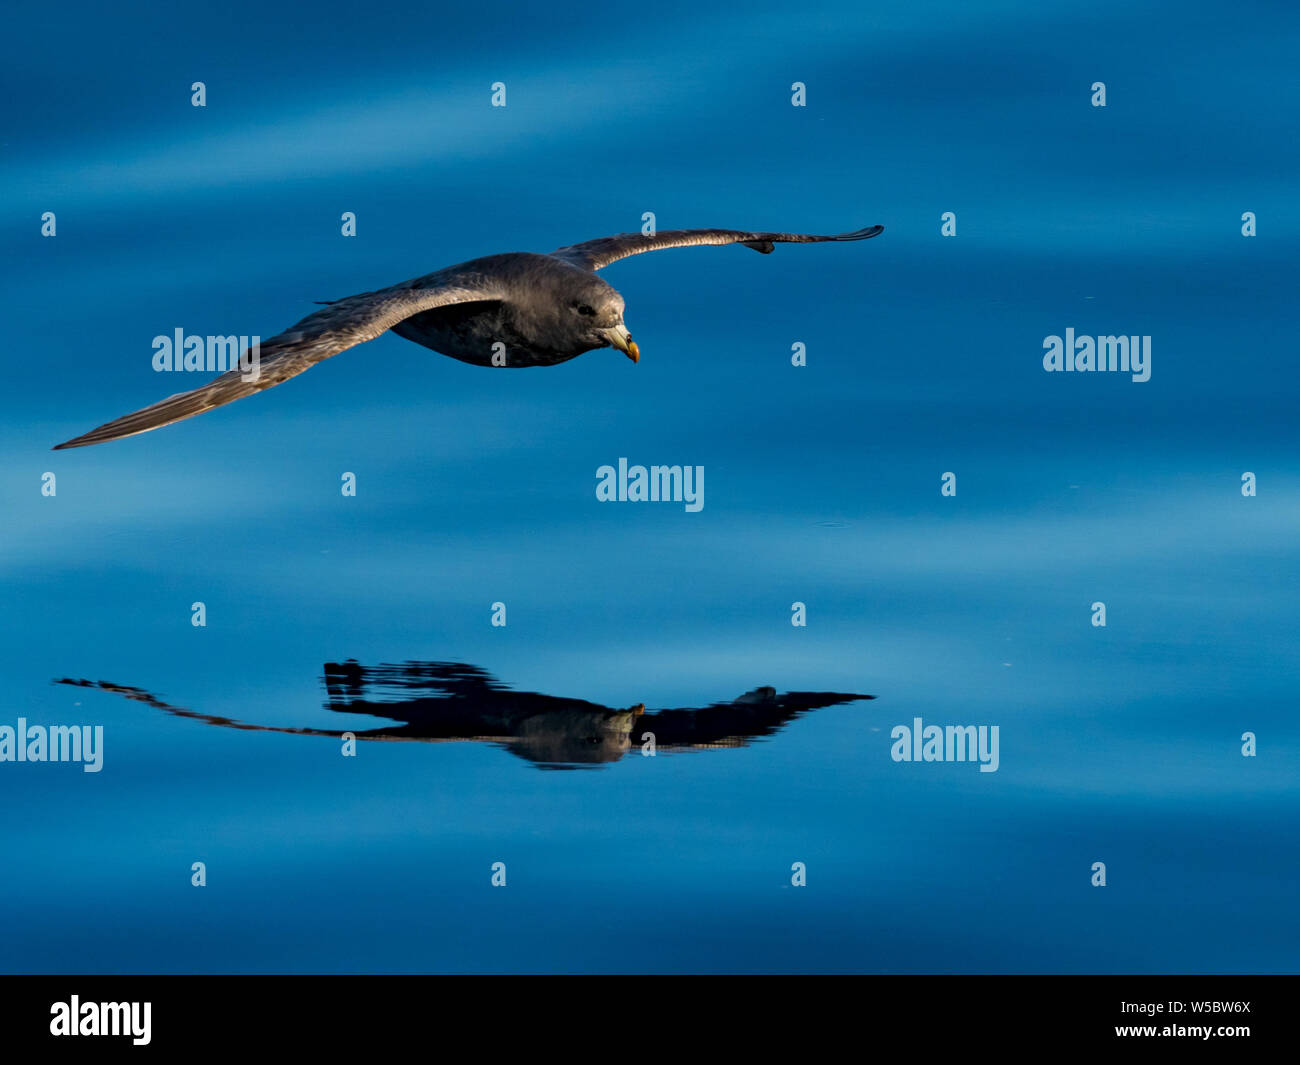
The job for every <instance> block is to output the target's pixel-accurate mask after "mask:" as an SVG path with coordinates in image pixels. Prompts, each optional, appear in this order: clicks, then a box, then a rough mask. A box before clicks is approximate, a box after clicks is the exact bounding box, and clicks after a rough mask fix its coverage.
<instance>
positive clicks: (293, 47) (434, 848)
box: [0, 0, 1300, 972]
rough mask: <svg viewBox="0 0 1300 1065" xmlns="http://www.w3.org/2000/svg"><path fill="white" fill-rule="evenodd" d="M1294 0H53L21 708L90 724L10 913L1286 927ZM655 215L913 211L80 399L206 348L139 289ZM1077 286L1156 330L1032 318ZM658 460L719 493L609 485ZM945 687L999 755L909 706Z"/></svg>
mask: <svg viewBox="0 0 1300 1065" xmlns="http://www.w3.org/2000/svg"><path fill="white" fill-rule="evenodd" d="M106 42H109V43H111V47H106V46H105V45H106ZM1298 45H1300V17H1297V15H1296V14H1295V12H1294V11H1291V10H1289V9H1288V8H1287V7H1286V6H1285V5H1280V4H1279V5H1272V4H1264V5H1259V6H1257V7H1248V8H1244V9H1241V8H1238V9H1234V10H1232V11H1225V9H1224V8H1222V6H1220V5H1209V4H1191V5H1186V4H1172V3H1171V4H1149V5H1139V9H1138V10H1135V9H1134V6H1133V5H1130V4H1120V3H1093V2H1089V3H1073V4H1062V5H1051V9H1050V10H1044V9H1042V7H1041V6H1040V5H1036V4H1029V3H993V4H984V5H980V10H978V11H976V10H974V8H973V7H972V6H971V5H966V4H961V3H956V2H952V0H949V2H945V3H934V4H917V3H906V4H897V5H876V4H868V5H863V4H858V3H847V2H844V3H838V4H831V5H826V6H823V7H810V6H809V5H794V6H791V5H784V4H759V5H755V7H754V10H753V12H752V13H751V14H750V15H749V16H747V17H746V18H745V19H744V20H738V19H737V18H736V16H734V15H728V14H724V13H722V12H711V11H709V10H708V9H707V8H701V6H700V5H698V4H668V5H666V6H665V5H655V6H654V7H653V8H647V7H646V5H634V4H624V3H619V2H616V3H612V4H608V5H604V6H603V8H602V14H601V17H600V19H599V20H597V21H593V20H592V19H591V18H590V16H589V14H588V15H583V14H581V13H578V12H576V11H575V12H570V13H567V14H565V15H563V16H557V15H556V13H555V12H553V11H552V12H549V13H546V14H541V13H539V12H538V11H537V9H535V8H534V7H532V6H530V5H525V6H519V7H517V8H516V7H514V6H512V5H509V4H507V5H505V6H504V7H502V8H501V11H500V14H499V17H493V18H491V19H484V18H483V17H482V15H481V13H480V12H477V11H474V10H471V9H469V8H451V9H448V10H440V9H438V7H437V6H431V5H421V6H418V7H417V6H413V7H412V8H411V9H410V10H409V11H408V12H407V13H406V15H405V17H403V18H398V17H395V16H394V15H393V14H391V13H390V12H385V13H382V14H381V13H378V12H376V13H374V14H370V13H368V12H364V11H358V10H357V9H355V8H354V7H351V6H347V5H338V6H335V5H332V4H326V5H324V6H318V8H317V10H316V13H315V14H314V15H313V16H312V17H311V18H310V19H308V18H307V17H306V16H305V15H304V13H303V11H302V9H301V8H300V7H298V6H296V5H288V4H278V3H258V4H256V5H237V6H236V7H234V8H233V9H228V8H226V7H224V6H223V7H222V8H221V9H220V11H218V9H215V8H213V9H211V10H209V9H206V8H202V7H194V6H191V5H186V6H185V7H184V8H183V9H176V10H170V11H160V10H149V9H147V8H140V9H131V8H127V9H118V8H112V9H110V8H98V7H91V6H88V5H74V6H73V8H72V9H67V8H66V7H65V8H60V9H47V10H44V11H39V10H35V9H28V10H25V11H23V12H20V13H17V14H15V16H14V17H13V20H12V24H11V26H10V32H9V34H8V35H7V40H6V41H5V43H4V44H3V46H0V47H3V49H4V53H5V54H4V58H5V62H4V63H3V64H0V98H3V99H4V100H5V101H6V102H5V105H4V107H3V109H2V113H3V132H2V134H0V140H2V146H3V149H4V155H5V165H4V168H3V171H2V172H0V192H3V196H2V197H0V202H3V204H4V207H3V208H2V209H0V225H3V230H4V247H5V252H6V254H5V255H4V257H3V260H2V261H0V275H2V281H3V290H4V292H5V297H6V306H7V312H8V313H7V315H6V321H7V325H8V336H7V338H6V339H7V343H6V351H7V353H6V356H5V370H6V387H5V389H4V390H3V396H2V397H0V405H2V406H3V418H2V419H0V457H2V461H0V496H2V498H3V500H4V521H3V523H0V596H2V599H0V601H2V602H3V611H2V612H0V626H2V627H3V628H2V632H0V635H2V637H3V648H4V652H3V653H4V665H5V670H6V675H7V676H8V677H9V688H8V690H9V696H8V698H7V699H6V700H5V702H4V707H3V709H2V710H0V726H3V725H6V724H7V725H15V724H16V723H17V720H18V718H19V717H22V718H25V719H26V720H27V721H28V722H29V723H34V724H40V725H56V724H88V725H100V726H102V727H103V730H104V732H103V735H104V740H103V766H102V770H101V771H100V772H98V773H84V772H82V770H81V769H80V768H79V767H78V766H76V765H69V764H41V763H25V764H18V763H14V762H0V808H2V809H3V810H4V811H5V815H4V817H3V818H2V819H0V970H4V971H20V972H24V971H41V972H45V971H48V972H59V971H84V972H138V971H144V972H155V971H164V972H171V971H178V972H210V971H216V972H277V971H286V972H313V971H324V972H337V971H348V972H351V971H358V972H370V971H399V972H407V971H427V970H433V971H502V970H507V971H514V970H525V971H536V970H542V971H565V972H570V971H589V970H615V971H623V970H631V971H698V970H708V971H873V972H876V971H886V972H968V971H976V972H987V971H992V972H1003V971H1035V972H1038V971H1045V972H1058V971H1069V972H1076V971H1082V972H1094V971H1108V972H1109V971H1119V972H1131V971H1141V972H1150V971H1156V972H1182V971H1250V972H1254V971H1295V969H1296V968H1297V959H1298V958H1300V917H1297V911H1296V908H1295V893H1296V882H1297V874H1298V873H1300V841H1298V840H1297V832H1296V827H1297V824H1298V823H1300V820H1298V819H1300V786H1298V779H1300V777H1298V771H1300V724H1297V719H1296V705H1297V704H1296V687H1297V684H1296V682H1297V678H1298V677H1300V645H1298V640H1297V636H1298V634H1300V602H1298V595H1300V580H1298V578H1297V574H1298V573H1300V535H1297V534H1298V532H1300V448H1298V447H1297V432H1296V424H1297V420H1296V409H1297V400H1298V399H1300V374H1297V373H1296V370H1295V350H1294V349H1295V322H1296V318H1295V306H1296V283H1297V272H1296V267H1295V254H1294V248H1295V241H1296V239H1297V237H1298V236H1300V208H1297V205H1296V197H1295V175H1296V171H1297V164H1298V163H1300V148H1298V147H1297V145H1296V142H1295V138H1294V136H1293V130H1292V126H1293V124H1294V121H1293V120H1294V114H1295V105H1296V82H1295V75H1294V56H1295V53H1296V49H1297V46H1298ZM195 81H204V82H205V84H206V86H207V106H206V107H204V108H195V107H192V106H191V105H190V86H191V84H192V83H193V82H195ZM497 81H501V82H504V83H505V84H506V86H507V92H508V97H507V99H508V105H507V106H506V107H505V108H496V109H494V108H492V107H490V106H489V100H490V92H491V86H492V83H494V82H497ZM1097 81H1102V82H1105V83H1106V86H1107V105H1106V107H1104V108H1100V107H1093V106H1091V103H1090V96H1091V95H1092V90H1091V86H1092V85H1093V83H1094V82H1097ZM794 82H802V83H804V84H805V85H806V87H807V106H806V107H803V108H796V107H792V106H791V102H790V97H791V85H792V84H793V83H794ZM45 211H53V212H55V215H56V217H57V236H56V237H54V238H43V237H42V236H41V233H40V225H41V215H42V212H45ZM344 211H352V212H355V214H356V217H357V235H356V237H355V238H344V237H342V236H341V235H340V229H339V227H340V221H339V219H340V215H341V214H342V213H343V212H344ZM646 211H652V212H654V213H655V216H656V220H657V223H658V225H659V226H660V227H661V228H676V227H688V226H733V225H734V226H738V227H744V228H759V229H763V228H770V229H778V230H796V231H804V232H839V231H841V230H846V229H853V228H857V227H859V226H863V225H867V224H871V223H882V224H884V225H885V227H886V231H885V233H884V234H883V235H882V236H881V237H879V238H877V239H875V240H872V241H870V242H868V243H864V244H848V245H842V246H821V247H797V246H782V247H778V248H777V250H776V253H775V254H773V255H771V256H770V257H763V256H758V255H754V254H752V253H751V252H749V251H747V250H745V249H742V248H717V249H714V248H708V249H683V250H678V251H663V252H657V253H655V254H653V255H646V256H640V257H636V258H632V259H628V260H625V261H623V262H620V263H618V264H615V265H614V266H612V267H610V268H609V269H607V270H606V271H605V272H604V274H603V276H604V277H605V279H606V280H608V281H609V282H610V283H611V284H613V285H614V286H615V287H616V288H618V289H619V291H620V292H621V293H622V294H623V295H624V296H625V298H626V300H627V322H628V325H629V327H630V328H631V330H632V331H633V333H634V334H635V335H636V337H637V340H638V342H639V343H640V345H641V348H642V352H643V356H642V359H641V362H640V363H639V364H638V365H635V366H633V365H632V364H631V363H630V362H629V361H628V360H627V359H625V358H623V356H621V355H619V354H618V353H616V352H612V351H603V352H593V353H590V354H588V355H585V356H583V357H581V358H579V359H577V360H575V361H572V362H569V363H566V364H564V365H562V366H557V367H553V368H547V369H541V370H528V371H520V372H518V373H502V374H496V373H491V372H489V371H486V370H483V369H479V368H475V367H471V366H466V365H462V364H460V363H457V362H454V361H453V360H450V359H446V358H442V357H440V356H437V355H435V354H433V353H432V352H429V351H427V350H425V349H423V348H420V347H417V346H416V345H413V344H411V343H408V342H406V341H403V340H401V339H398V338H397V337H394V336H385V337H382V338H380V339H379V340H377V341H375V342H373V343H371V344H367V345H364V346H363V347H360V348H357V349H356V350H354V351H351V352H348V353H345V354H344V355H342V356H340V357H339V358H337V359H332V360H330V361H329V362H326V363H324V364H322V365H321V366H319V367H317V368H316V369H314V370H312V371H311V372H310V373H309V374H306V375H304V376H302V377H301V378H298V379H296V380H294V381H293V382H290V383H289V384H287V385H285V386H284V387H283V388H277V389H275V390H274V391H273V392H270V393H268V394H266V395H262V396H258V397H255V398H253V399H250V400H248V401H247V402H241V403H238V404H235V405H233V406H231V407H228V408H224V409H222V410H220V411H218V412H215V413H210V414H207V415H204V416H203V417H201V418H198V419H195V420H193V421H188V422H185V423H183V424H180V425H177V426H173V427H170V428H167V429H163V430H160V431H158V432H156V433H150V434H146V435H144V436H141V437H137V438H134V439H131V440H127V441H124V442H119V443H114V444H109V445H105V446H102V447H95V448H89V449H84V450H75V451H66V452H58V453H53V452H51V451H50V450H49V448H50V446H51V445H53V444H54V443H56V442H58V441H60V440H64V439H67V438H69V437H71V436H74V435H76V434H77V433H80V432H83V431H85V430H87V429H89V428H91V427H93V426H94V425H97V424H99V423H100V422H103V421H106V420H108V419H109V418H111V417H114V416H117V415H119V414H123V413H125V412H127V411H130V410H132V409H135V408H136V407H139V406H143V405H145V404H147V403H149V402H152V401H154V400H156V399H159V398H162V397H163V396H165V395H167V394H169V393H170V392H173V391H180V390H183V389H185V388H188V387H192V386H193V385H194V384H197V383H198V382H197V381H196V380H194V379H192V378H190V375H170V377H168V378H164V377H163V375H160V374H157V373H155V372H154V371H153V370H152V368H151V366H150V359H151V357H152V353H153V352H152V347H151V341H152V338H153V337H154V336H156V335H159V334H167V335H170V334H171V333H172V331H173V330H174V329H176V328H183V329H184V330H185V331H186V332H187V333H194V334H200V335H206V334H229V333H237V334H241V333H242V334H248V335H252V334H257V335H261V336H263V337H267V336H270V335H272V334H273V333H275V332H277V331H279V330H280V329H282V328H284V327H285V326H287V325H289V324H291V323H292V322H294V321H295V320H297V318H299V317H301V316H303V315H305V314H306V313H308V312H309V311H310V310H311V309H312V303H311V301H313V300H322V299H331V298H337V297H339V296H343V295H347V294H349V293H352V292H360V291H365V290H368V289H373V288H377V287H380V286H382V285H386V284H390V283H392V282H395V281H398V280H401V279H403V278H407V277H413V276H416V275H418V274H421V273H425V272H428V271H430V270H432V269H435V268H437V267H439V266H442V265H446V264H450V263H454V262H458V261H460V260H464V259H467V258H471V257H474V256H477V255H482V254H488V253H492V252H497V251H509V250H537V251H547V250H550V249H552V248H554V247H556V246H559V245H563V244H568V243H572V242H575V241H579V240H584V239H587V238H590V237H595V236H599V235H602V234H605V233H612V232H618V231H624V230H634V229H637V228H639V227H640V225H641V222H642V215H643V212H646ZM945 211H951V212H954V213H955V215H956V225H957V235H956V236H955V237H951V238H945V237H942V236H941V235H940V216H941V215H942V213H943V212H945ZM1247 211H1249V212H1254V214H1255V215H1256V218H1257V224H1258V236H1256V237H1254V238H1246V237H1243V236H1242V233H1241V226H1242V222H1241V216H1242V214H1243V213H1244V212H1247ZM1066 329H1073V330H1075V332H1076V333H1077V334H1079V335H1108V334H1126V335H1146V336H1150V337H1151V338H1152V341H1151V343H1152V367H1151V369H1152V373H1151V378H1150V380H1149V381H1146V382H1134V381H1132V380H1130V379H1129V377H1127V376H1125V375H1120V374H1111V373H1104V374H1068V375H1067V374H1049V373H1045V372H1044V370H1043V368H1042V361H1041V360H1042V355H1043V341H1044V338H1045V337H1047V336H1050V335H1054V334H1055V335H1063V334H1064V332H1065V330H1066ZM795 343H802V344H804V345H805V346H806V351H807V366H806V367H802V368H795V367H793V366H791V361H790V360H791V346H792V345H793V344H795ZM182 377H185V378H186V379H184V380H182ZM621 457H623V458H627V459H628V461H629V462H631V463H645V464H651V463H663V464H667V463H678V464H687V465H692V466H696V465H698V466H702V467H703V468H704V470H705V496H704V506H703V509H701V510H700V511H698V512H696V513H689V512H687V511H686V510H685V509H684V507H683V506H681V505H672V504H639V505H634V504H630V503H622V504H619V503H601V502H598V501H597V499H596V495H595V485H596V470H597V468H598V467H600V466H601V465H604V464H617V462H618V460H619V459H620V458H621ZM1247 471H1249V472H1251V473H1253V474H1254V475H1255V477H1256V479H1257V485H1258V493H1257V495H1256V496H1254V497H1250V498H1248V497H1243V495H1242V492H1241V483H1242V482H1241V478H1242V474H1243V473H1245V472H1247ZM46 472H51V473H54V474H55V475H56V478H57V495H55V496H53V497H49V496H45V495H42V492H41V486H42V475H43V474H44V473H46ZM344 472H352V473H354V474H355V475H356V479H357V494H356V496H355V497H354V498H351V497H344V496H343V495H342V494H341V492H340V478H341V476H342V474H343V473H344ZM946 472H952V473H954V474H955V475H956V483H957V494H956V495H955V496H950V497H945V496H943V495H941V493H940V483H941V480H940V479H941V476H942V475H943V474H944V473H946ZM195 602H202V603H204V604H205V608H206V621H207V624H206V626H205V627H201V628H199V627H195V626H194V625H192V624H191V605H192V604H193V603H195ZM796 602H798V603H803V604H804V605H805V607H806V616H807V625H806V626H805V627H796V626H793V625H792V624H791V611H792V604H794V603H796ZM1095 602H1104V603H1105V604H1106V612H1107V617H1106V621H1107V623H1106V626H1105V627H1104V628H1100V627H1096V626H1094V625H1093V624H1092V617H1093V611H1092V604H1093V603H1095ZM494 603H504V604H505V605H506V610H507V621H508V623H507V624H506V625H505V626H504V627H498V626H493V625H492V624H491V620H492V613H493V604H494ZM65 679H66V680H72V681H85V682H88V683H87V684H84V685H83V684H71V685H70V684H59V683H55V682H57V681H60V680H65ZM122 688H126V689H131V690H129V691H126V692H123V691H121V690H115V689H122ZM769 688H770V689H771V691H764V690H763V689H769ZM790 693H794V694H790ZM857 695H872V696H875V698H874V699H873V700H865V699H854V698H852V697H853V696H857ZM124 696H129V697H124ZM742 697H743V698H742ZM642 707H643V708H644V712H643V713H638V712H637V710H638V708H642ZM386 710H387V711H390V712H391V713H392V718H391V719H388V718H385V717H384V716H383V714H384V712H385V711H386ZM178 712H179V713H178ZM916 718H920V719H922V721H923V722H924V723H925V724H938V725H968V724H969V725H976V726H997V727H998V730H999V736H1000V744H999V761H998V768H997V770H996V772H987V773H982V772H979V769H978V767H977V766H976V765H972V764H970V763H958V764H952V763H933V762H921V763H915V762H897V761H894V760H893V759H892V758H891V754H890V751H891V730H892V729H894V727H895V726H898V725H908V726H911V725H912V723H913V722H914V720H915V719H916ZM213 719H216V720H213ZM231 721H233V722H239V723H248V724H253V725H258V726H266V728H263V729H242V728H234V727H230V724H229V722H231ZM652 726H653V727H652ZM374 729H379V730H381V732H380V736H381V737H382V738H386V739H389V740H392V739H394V738H396V739H404V740H406V741H408V742H369V741H367V740H366V739H365V738H364V737H363V739H362V740H361V741H359V742H358V745H357V750H356V754H355V757H342V756H341V753H340V750H341V741H340V740H339V739H338V738H337V736H336V735H334V734H335V733H338V732H342V731H346V730H353V731H355V732H358V733H362V732H364V730H374ZM277 730H290V731H277ZM292 730H305V731H292ZM648 730H649V731H654V732H655V733H656V735H657V736H658V737H659V738H660V740H661V749H660V750H659V751H658V753H657V754H656V756H655V757H644V756H643V754H642V743H641V736H642V734H643V733H645V732H646V731H648ZM313 731H315V732H316V733H325V734H324V735H321V734H311V733H312V732H313ZM1245 732H1251V733H1254V734H1255V736H1256V742H1257V754H1256V756H1255V757H1243V755H1242V735H1243V733H1245ZM453 739H454V740H459V742H434V741H447V740H453ZM564 767H571V771H564ZM557 770H558V771H557ZM195 862H203V863H205V866H206V877H207V883H206V886H205V887H202V888H196V887H194V886H192V885H191V875H192V874H191V869H192V865H193V863H195ZM1095 862H1104V863H1105V867H1106V878H1107V882H1106V886H1105V887H1104V888H1103V887H1094V886H1093V885H1092V878H1093V865H1094V863H1095ZM494 863H504V867H505V870H506V885H505V886H504V887H494V886H493V885H492V876H493V868H494ZM796 863H802V868H803V869H804V870H805V875H806V885H805V886H800V887H796V886H794V885H793V884H792V877H793V876H794V873H793V872H792V867H793V866H794V865H795V864H796Z"/></svg>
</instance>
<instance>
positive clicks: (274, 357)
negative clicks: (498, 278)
mask: <svg viewBox="0 0 1300 1065" xmlns="http://www.w3.org/2000/svg"><path fill="white" fill-rule="evenodd" d="M499 296H500V293H499V292H498V291H497V289H496V287H495V286H494V285H492V283H491V282H489V281H487V280H486V279H484V278H483V277H482V276H481V275H477V274H461V275H457V274H455V273H450V272H445V271H444V272H443V273H440V274H430V275H428V276H427V277H423V278H417V279H416V280H414V281H407V282H405V283H403V284H400V285H394V286H393V287H391V288H385V289H380V290H379V291H378V292H363V293H362V294H361V295H359V296H349V297H348V298H347V299H342V300H339V301H337V302H336V303H331V304H330V305H329V306H327V307H325V308H324V309H322V310H319V311H317V312H316V313H315V314H309V315H308V316H307V317H306V318H304V319H303V320H302V321H301V322H299V323H298V324H297V325H294V326H292V327H290V328H289V329H286V330H285V331H284V332H283V333H281V334H280V335H279V336H274V337H271V339H270V340H266V341H263V342H262V344H261V345H260V351H259V356H258V361H257V363H256V364H253V363H251V361H250V363H249V365H248V372H247V373H246V372H245V369H244V364H243V363H242V362H241V367H240V368H239V369H234V370H230V371H228V372H227V373H223V374H222V375H221V376H220V377H218V378H216V379H215V380H212V381H209V382H208V383H207V384H206V385H203V386H201V387H199V388H196V389H194V390H193V391H190V392H180V393H177V394H176V395H174V396H169V397H168V398H167V399H164V400H162V401H161V402H159V403H155V404H153V405H152V406H150V407H145V408H144V409H143V410H138V411H135V412H134V413H132V414H127V415H124V416H123V417H121V418H117V419H115V420H113V421H111V422H108V423H106V424H104V425H101V426H100V427H99V428H98V429H92V430H91V431H90V432H88V433H85V434H83V435H81V436H78V437H76V438H75V439H73V440H68V441H67V442H65V443H62V444H58V445H56V446H55V450H56V451H58V450H60V449H61V448H68V447H85V446H87V445H88V444H102V443H104V442H105V441H108V440H120V439H121V438H122V437H125V436H135V435H136V434H137V433H147V432H148V431H149V430H150V429H157V428H159V427H161V426H164V425H171V424H172V422H179V421H183V420H184V419H185V418H193V417H194V415H196V414H202V413H203V412H204V411H209V410H212V408H213V407H220V406H222V405H224V404H226V403H231V402H233V401H235V400H237V399H243V398H244V397H245V396H251V395H252V394H253V393H255V392H261V391H263V390H264V389H267V388H271V387H273V386H275V385H278V384H280V383H281V382H282V381H287V380H289V378H290V377H295V376H297V375H298V374H300V373H302V372H303V371H304V370H309V369H311V368H312V367H313V366H315V365H316V363H318V362H320V361H322V360H323V359H328V358H329V357H330V356H331V355H337V354H338V353H339V352H340V351H346V350H347V349H348V348H351V347H355V346H356V345H358V344H361V343H364V342H365V341H367V340H373V339H374V338H375V337H377V336H379V334H380V333H382V332H384V331H385V330H386V329H390V328H392V327H393V326H394V325H396V324H397V323H398V322H400V321H402V319H404V318H407V317H409V316H411V315H413V314H417V313H419V312H420V311H427V310H431V309H432V308H434V307H445V306H447V305H448V304H451V303H463V302H465V301H467V300H482V299H494V298H499ZM178 354H179V353H178ZM245 355H246V356H247V353H245Z"/></svg>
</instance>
